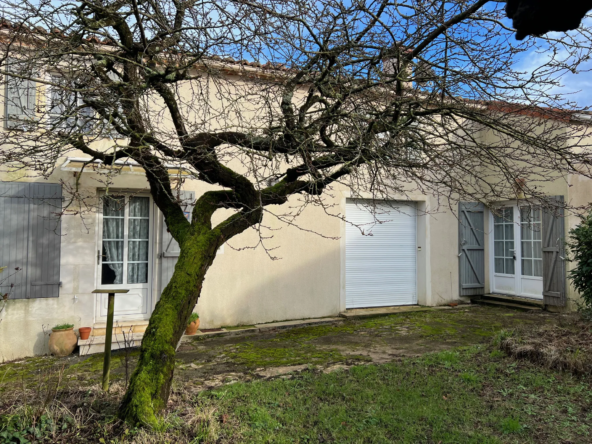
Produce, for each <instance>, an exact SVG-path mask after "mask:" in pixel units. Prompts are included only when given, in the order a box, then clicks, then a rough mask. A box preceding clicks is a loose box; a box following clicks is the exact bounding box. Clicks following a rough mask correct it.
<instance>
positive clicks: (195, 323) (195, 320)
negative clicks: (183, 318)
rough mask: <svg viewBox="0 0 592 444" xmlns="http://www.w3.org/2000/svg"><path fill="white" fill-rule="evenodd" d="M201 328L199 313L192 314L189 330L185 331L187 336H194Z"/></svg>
mask: <svg viewBox="0 0 592 444" xmlns="http://www.w3.org/2000/svg"><path fill="white" fill-rule="evenodd" d="M198 328H199V315H198V314H197V313H191V316H189V320H188V321H187V328H186V329H185V334H186V335H194V334H195V333H197V329H198Z"/></svg>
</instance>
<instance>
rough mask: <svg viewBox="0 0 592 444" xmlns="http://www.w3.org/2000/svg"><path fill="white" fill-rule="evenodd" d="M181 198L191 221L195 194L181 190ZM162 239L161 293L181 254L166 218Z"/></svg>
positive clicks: (163, 223) (184, 209)
mask: <svg viewBox="0 0 592 444" xmlns="http://www.w3.org/2000/svg"><path fill="white" fill-rule="evenodd" d="M179 197H180V198H181V200H182V201H183V205H182V207H183V211H184V212H185V217H187V219H188V220H191V212H192V211H193V206H194V203H195V192H193V191H184V190H181V192H180V196H179ZM161 217H162V215H161ZM161 239H162V242H161V254H160V259H161V260H160V292H161V293H162V290H164V287H166V286H167V285H168V283H169V281H170V280H171V277H172V276H173V272H174V271H175V265H176V264H177V258H178V257H179V254H180V252H181V250H180V248H179V244H178V243H177V241H176V240H175V239H173V236H171V233H169V230H168V229H167V226H166V223H165V221H164V217H162V236H161Z"/></svg>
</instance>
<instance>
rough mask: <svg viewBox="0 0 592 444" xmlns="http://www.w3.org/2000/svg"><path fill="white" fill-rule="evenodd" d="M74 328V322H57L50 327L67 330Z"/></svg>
mask: <svg viewBox="0 0 592 444" xmlns="http://www.w3.org/2000/svg"><path fill="white" fill-rule="evenodd" d="M69 328H74V324H59V325H56V326H55V327H53V328H52V330H68V329H69Z"/></svg>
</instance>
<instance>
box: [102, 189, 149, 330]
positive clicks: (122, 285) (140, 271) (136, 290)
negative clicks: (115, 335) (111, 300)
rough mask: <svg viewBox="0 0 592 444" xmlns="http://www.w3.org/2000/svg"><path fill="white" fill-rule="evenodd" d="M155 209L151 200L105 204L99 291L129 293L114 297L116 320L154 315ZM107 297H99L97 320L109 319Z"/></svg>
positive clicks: (114, 198) (118, 199)
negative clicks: (153, 240) (153, 257)
mask: <svg viewBox="0 0 592 444" xmlns="http://www.w3.org/2000/svg"><path fill="white" fill-rule="evenodd" d="M152 208H153V206H152V203H151V198H150V197H149V196H137V195H133V196H128V195H123V194H121V195H109V196H104V197H103V200H102V212H101V214H100V217H99V219H100V222H99V232H100V233H101V238H100V240H99V252H100V259H99V273H98V282H97V288H101V289H111V288H112V289H127V290H129V293H127V294H117V295H116V296H115V319H116V320H142V319H148V318H149V317H150V314H151V311H152V291H151V285H150V283H151V282H152V262H153V261H152V250H153V245H152V244H153V242H152V239H153V236H152V233H153V231H154V229H153V225H154V224H153V219H154V216H153V209H152ZM107 297H108V295H107V294H101V295H98V296H97V320H105V319H106V317H107Z"/></svg>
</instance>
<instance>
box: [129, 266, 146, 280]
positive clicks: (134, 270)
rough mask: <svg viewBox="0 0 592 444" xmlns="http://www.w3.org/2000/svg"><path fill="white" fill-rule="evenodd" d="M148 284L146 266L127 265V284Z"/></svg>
mask: <svg viewBox="0 0 592 444" xmlns="http://www.w3.org/2000/svg"><path fill="white" fill-rule="evenodd" d="M146 282H148V264H128V266H127V283H128V284H145V283H146Z"/></svg>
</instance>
